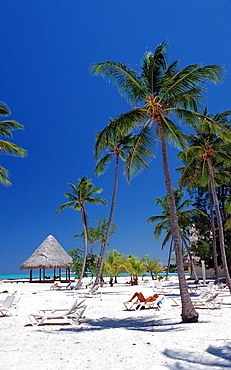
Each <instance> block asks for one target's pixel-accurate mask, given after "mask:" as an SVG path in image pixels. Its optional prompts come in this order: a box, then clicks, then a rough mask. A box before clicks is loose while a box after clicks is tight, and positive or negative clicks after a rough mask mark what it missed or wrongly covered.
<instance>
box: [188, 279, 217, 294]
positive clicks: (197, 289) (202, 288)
mask: <svg viewBox="0 0 231 370" xmlns="http://www.w3.org/2000/svg"><path fill="white" fill-rule="evenodd" d="M215 289H216V285H215V284H214V282H213V281H210V282H209V283H208V284H207V285H203V284H201V283H200V284H199V285H197V286H196V287H195V288H191V289H190V291H191V293H197V292H201V293H202V292H204V291H207V292H208V293H209V292H212V291H214V290H215Z"/></svg>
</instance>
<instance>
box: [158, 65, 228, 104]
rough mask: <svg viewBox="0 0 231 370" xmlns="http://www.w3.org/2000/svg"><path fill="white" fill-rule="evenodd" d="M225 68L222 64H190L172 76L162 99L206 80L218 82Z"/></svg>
mask: <svg viewBox="0 0 231 370" xmlns="http://www.w3.org/2000/svg"><path fill="white" fill-rule="evenodd" d="M223 72H224V68H223V67H222V66H220V65H208V66H201V65H200V64H193V65H189V66H187V67H185V68H183V69H182V70H180V71H179V72H177V73H176V74H175V75H173V76H172V78H171V81H170V83H169V87H168V88H167V89H166V91H163V92H162V100H165V99H166V98H167V97H169V96H170V94H171V95H175V94H178V93H181V92H184V91H186V90H188V89H192V88H194V87H198V85H201V84H202V83H204V82H207V81H212V82H213V83H217V82H219V81H220V80H221V78H222V74H223Z"/></svg>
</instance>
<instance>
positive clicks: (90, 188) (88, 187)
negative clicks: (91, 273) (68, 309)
mask: <svg viewBox="0 0 231 370" xmlns="http://www.w3.org/2000/svg"><path fill="white" fill-rule="evenodd" d="M68 185H70V186H71V188H72V191H73V194H71V193H66V194H64V196H65V197H66V198H68V199H69V201H68V202H66V203H64V204H62V205H61V206H60V207H58V209H57V211H56V213H57V214H59V213H60V212H61V211H62V210H63V209H65V208H73V209H74V210H75V211H80V212H81V217H82V225H83V230H84V253H83V264H82V269H81V273H80V276H79V281H78V284H77V286H76V288H77V289H78V287H79V286H80V284H81V280H82V278H83V275H84V271H85V265H86V259H87V243H88V231H87V216H86V212H85V203H90V204H96V205H99V204H101V205H107V202H106V200H105V199H104V198H101V197H99V198H95V197H94V196H95V194H100V193H101V192H102V190H103V189H100V188H96V187H95V186H94V184H93V183H92V182H91V180H90V179H88V178H87V176H84V177H83V178H82V179H78V184H77V186H75V185H73V184H71V183H68Z"/></svg>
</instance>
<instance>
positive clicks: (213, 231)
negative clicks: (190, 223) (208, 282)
mask: <svg viewBox="0 0 231 370" xmlns="http://www.w3.org/2000/svg"><path fill="white" fill-rule="evenodd" d="M209 210H210V217H211V225H212V238H213V263H214V271H215V283H216V284H217V283H218V281H219V279H218V278H219V273H218V262H217V246H216V232H215V222H214V215H213V199H212V194H211V185H210V184H209Z"/></svg>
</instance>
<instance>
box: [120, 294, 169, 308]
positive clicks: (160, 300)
mask: <svg viewBox="0 0 231 370" xmlns="http://www.w3.org/2000/svg"><path fill="white" fill-rule="evenodd" d="M163 302H164V295H162V294H161V295H159V296H158V297H157V299H156V300H155V301H153V302H146V303H145V302H123V304H124V306H125V308H126V310H129V311H131V310H141V309H144V308H155V309H157V310H160V309H161V307H162V305H163Z"/></svg>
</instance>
